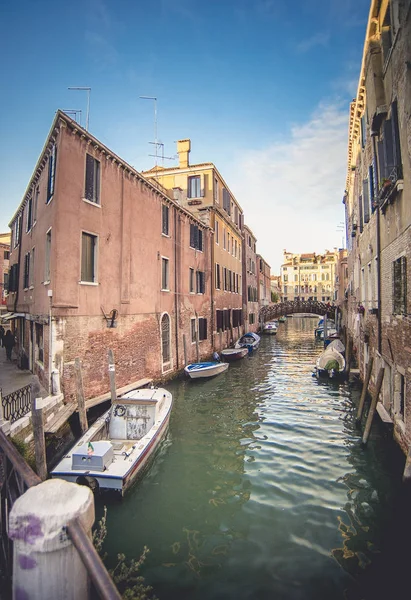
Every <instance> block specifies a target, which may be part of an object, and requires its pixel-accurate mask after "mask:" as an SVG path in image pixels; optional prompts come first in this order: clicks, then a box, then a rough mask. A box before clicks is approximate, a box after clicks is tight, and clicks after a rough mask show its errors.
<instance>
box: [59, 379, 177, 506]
mask: <svg viewBox="0 0 411 600" xmlns="http://www.w3.org/2000/svg"><path fill="white" fill-rule="evenodd" d="M172 404H173V397H172V395H171V394H170V392H168V391H167V390H165V389H163V388H151V389H137V390H133V391H131V392H128V393H127V394H124V396H121V397H120V398H117V400H116V402H115V403H113V404H112V406H111V407H110V409H109V410H108V411H107V412H105V413H104V414H103V415H102V416H101V417H100V418H99V419H97V421H95V423H94V424H93V425H92V426H91V427H90V428H89V429H88V430H87V431H86V433H85V434H84V435H83V436H82V437H81V438H80V439H79V441H78V442H77V443H76V444H75V446H73V448H72V449H71V450H70V451H69V452H68V454H66V455H65V456H64V458H63V459H62V460H61V461H60V462H59V464H58V465H57V466H56V467H55V468H54V469H53V471H52V472H51V476H52V477H59V478H60V479H65V480H66V481H71V482H73V483H81V484H85V485H89V487H91V488H93V489H101V490H115V491H117V492H120V493H121V494H122V495H123V494H124V492H125V491H126V490H127V489H128V488H129V487H130V485H131V484H132V483H133V482H134V481H135V480H136V479H137V477H138V476H139V475H140V474H141V473H142V471H143V470H144V468H145V467H146V466H147V463H148V461H149V459H150V458H151V457H152V455H153V454H154V453H155V451H156V450H157V448H158V447H159V445H160V443H161V441H162V439H163V438H164V436H165V434H166V432H167V429H168V424H169V420H170V413H171V408H172Z"/></svg>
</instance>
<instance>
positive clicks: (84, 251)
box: [81, 231, 97, 283]
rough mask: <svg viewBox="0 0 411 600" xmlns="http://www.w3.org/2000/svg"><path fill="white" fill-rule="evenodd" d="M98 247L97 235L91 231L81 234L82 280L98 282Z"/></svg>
mask: <svg viewBox="0 0 411 600" xmlns="http://www.w3.org/2000/svg"><path fill="white" fill-rule="evenodd" d="M96 248H97V236H96V235H92V234H90V233H85V232H84V231H83V232H82V234H81V281H82V282H87V283H96V281H97V278H96V258H97V257H96Z"/></svg>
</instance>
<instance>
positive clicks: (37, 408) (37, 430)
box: [30, 375, 47, 481]
mask: <svg viewBox="0 0 411 600" xmlns="http://www.w3.org/2000/svg"><path fill="white" fill-rule="evenodd" d="M30 391H31V421H32V425H33V436H34V453H35V456H36V468H37V474H38V476H39V477H40V479H41V480H42V481H44V480H45V479H47V461H46V441H45V438H44V423H43V407H42V406H41V401H42V397H41V394H40V383H39V378H38V377H37V375H35V376H34V377H33V381H32V383H31V390H30Z"/></svg>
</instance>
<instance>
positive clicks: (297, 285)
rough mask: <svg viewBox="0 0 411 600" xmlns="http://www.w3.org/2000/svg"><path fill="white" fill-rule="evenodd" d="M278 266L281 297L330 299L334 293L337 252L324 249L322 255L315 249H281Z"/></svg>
mask: <svg viewBox="0 0 411 600" xmlns="http://www.w3.org/2000/svg"><path fill="white" fill-rule="evenodd" d="M283 254H284V259H283V264H282V265H281V286H282V300H283V301H286V300H298V299H300V300H314V301H315V300H318V301H319V302H332V301H333V300H334V296H335V283H336V274H337V264H338V257H339V253H338V250H337V249H334V250H333V251H332V252H330V251H329V250H326V251H325V253H324V254H316V253H315V252H311V253H307V254H293V253H292V252H287V251H286V250H284V253H283Z"/></svg>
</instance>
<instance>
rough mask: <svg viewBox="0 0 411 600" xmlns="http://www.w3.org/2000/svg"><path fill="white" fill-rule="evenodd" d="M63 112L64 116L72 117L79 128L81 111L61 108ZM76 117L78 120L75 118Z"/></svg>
mask: <svg viewBox="0 0 411 600" xmlns="http://www.w3.org/2000/svg"><path fill="white" fill-rule="evenodd" d="M63 112H64V113H66V115H72V116H73V117H74V120H75V121H77V123H78V124H79V125H80V126H81V112H82V111H81V110H80V109H79V108H69V109H66V108H63ZM77 115H78V117H79V118H77Z"/></svg>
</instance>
